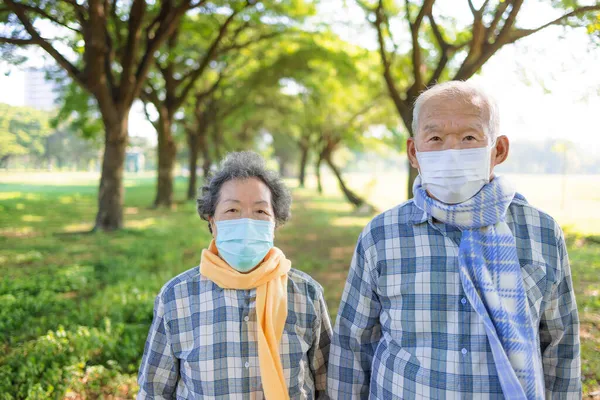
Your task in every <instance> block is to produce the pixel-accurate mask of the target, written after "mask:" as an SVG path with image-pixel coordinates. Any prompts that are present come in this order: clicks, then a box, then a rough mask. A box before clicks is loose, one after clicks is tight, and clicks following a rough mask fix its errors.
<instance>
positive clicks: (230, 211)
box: [225, 208, 236, 213]
mask: <svg viewBox="0 0 600 400" xmlns="http://www.w3.org/2000/svg"><path fill="white" fill-rule="evenodd" d="M235 211H236V209H235V208H230V209H229V210H227V211H225V212H226V213H234V212H235Z"/></svg>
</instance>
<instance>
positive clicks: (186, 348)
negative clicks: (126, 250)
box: [138, 267, 331, 399]
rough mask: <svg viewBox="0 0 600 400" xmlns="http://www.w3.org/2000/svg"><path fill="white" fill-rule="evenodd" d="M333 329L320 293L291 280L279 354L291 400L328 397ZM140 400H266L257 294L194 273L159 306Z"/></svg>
mask: <svg viewBox="0 0 600 400" xmlns="http://www.w3.org/2000/svg"><path fill="white" fill-rule="evenodd" d="M330 339H331V322H330V321H329V315H328V313H327V307H326V305H325V300H324V299H323V290H322V288H321V286H319V284H318V283H316V282H315V281H314V280H313V279H312V278H311V277H309V276H308V275H306V274H304V273H302V272H300V271H296V270H294V269H292V270H291V271H290V272H289V273H288V316H287V320H286V323H285V327H284V332H283V337H282V339H281V344H280V347H279V354H280V356H281V362H282V364H283V370H284V375H285V378H286V381H287V385H288V390H289V394H290V398H291V399H314V398H326V397H327V395H326V372H327V359H328V355H329V344H330ZM138 383H139V385H140V392H139V394H138V399H146V398H150V399H173V398H177V399H216V398H221V399H223V398H227V399H263V398H264V394H263V390H262V382H261V379H260V368H259V363H258V349H257V339H256V289H252V290H232V289H221V288H220V287H218V286H217V285H216V284H215V283H213V282H212V281H210V280H208V279H207V278H205V277H203V276H202V275H200V272H199V269H198V267H196V268H193V269H191V270H189V271H187V272H184V273H182V274H181V275H179V276H177V277H175V278H174V279H172V280H171V281H170V282H168V283H167V284H166V285H165V286H164V287H163V288H162V290H161V291H160V294H159V295H158V296H157V298H156V301H155V304H154V320H153V322H152V326H151V328H150V333H149V334H148V340H147V342H146V347H145V350H144V356H143V358H142V364H141V367H140V372H139V377H138Z"/></svg>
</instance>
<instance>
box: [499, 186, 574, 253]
mask: <svg viewBox="0 0 600 400" xmlns="http://www.w3.org/2000/svg"><path fill="white" fill-rule="evenodd" d="M507 217H508V218H507V219H508V221H507V222H509V223H511V222H512V223H513V224H514V226H515V230H516V231H524V230H527V231H528V232H529V233H534V236H535V237H534V239H537V240H538V241H541V242H543V243H544V244H546V245H557V244H560V241H562V240H563V232H562V229H561V227H560V225H559V224H558V222H556V220H555V219H554V218H552V216H550V215H549V214H547V213H546V212H544V211H542V210H540V209H539V208H537V207H534V206H532V205H531V204H529V203H528V202H527V200H526V199H525V197H523V196H522V195H521V194H519V193H517V194H516V195H515V198H514V199H513V201H512V202H511V204H510V206H509V212H508V216H507Z"/></svg>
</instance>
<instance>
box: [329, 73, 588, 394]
mask: <svg viewBox="0 0 600 400" xmlns="http://www.w3.org/2000/svg"><path fill="white" fill-rule="evenodd" d="M413 116H414V122H413V132H414V138H411V139H409V140H408V156H409V158H410V162H411V164H412V165H413V166H414V167H415V168H418V170H419V178H418V179H417V180H416V182H415V185H414V187H413V193H414V198H413V199H411V200H409V201H408V202H406V203H404V204H402V205H399V206H397V207H395V208H393V209H391V210H389V211H387V212H385V213H383V214H381V215H379V216H377V217H375V218H374V219H373V220H372V221H371V222H370V223H369V225H368V226H367V227H366V228H365V229H364V231H363V233H362V234H361V236H360V238H359V240H358V244H357V246H356V251H355V254H354V258H353V260H352V265H351V267H350V272H349V275H348V280H347V283H346V288H345V290H344V294H343V297H342V302H341V305H340V309H339V314H338V317H337V321H336V324H335V329H334V337H333V342H332V346H331V350H330V358H329V369H328V391H329V394H330V396H331V397H332V398H335V399H358V398H362V399H366V398H372V399H413V398H419V399H420V398H435V399H459V398H460V399H462V398H466V399H471V398H475V399H497V398H507V399H510V400H513V399H542V398H544V397H546V398H557V399H559V398H560V399H565V398H569V399H571V398H573V399H575V398H581V373H580V370H581V367H580V347H579V320H578V316H577V307H576V304H575V297H574V294H573V285H572V281H571V271H570V268H569V260H568V256H567V250H566V246H565V241H564V237H563V233H562V231H561V229H560V227H559V226H558V224H557V223H556V222H555V221H554V220H553V219H552V218H551V217H550V216H548V215H547V214H544V213H543V212H541V211H539V210H538V209H536V208H534V207H532V206H531V205H529V204H528V203H527V201H526V200H525V198H524V197H523V196H521V195H519V194H518V193H515V191H514V189H513V187H512V186H511V184H510V182H509V181H508V180H507V179H506V178H503V177H500V176H495V175H494V173H493V170H494V167H495V166H496V165H498V164H500V163H502V162H503V161H504V160H506V158H507V156H508V150H509V142H508V139H507V137H506V136H498V130H499V121H498V110H497V106H496V105H495V103H494V102H493V101H492V100H491V99H490V98H489V97H488V96H487V95H486V94H485V93H484V92H482V91H481V90H479V89H478V88H477V87H475V86H473V85H472V84H470V83H466V82H449V83H444V84H440V85H437V86H434V87H432V88H431V89H429V90H427V91H425V92H424V93H422V94H421V96H419V98H418V99H417V102H416V104H415V109H414V115H413Z"/></svg>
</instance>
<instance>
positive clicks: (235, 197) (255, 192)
mask: <svg viewBox="0 0 600 400" xmlns="http://www.w3.org/2000/svg"><path fill="white" fill-rule="evenodd" d="M241 218H250V219H257V220H263V221H271V222H273V223H275V213H274V212H273V206H272V203H271V190H270V189H269V187H268V186H267V185H265V183H264V182H263V181H262V180H260V179H258V178H248V179H244V180H241V179H233V180H230V181H227V182H225V183H224V184H223V186H221V192H220V193H219V202H218V203H217V207H216V209H215V215H214V216H213V217H211V218H209V221H210V224H211V227H212V233H213V237H215V238H216V237H217V227H216V224H215V222H216V221H226V220H232V219H241Z"/></svg>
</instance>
